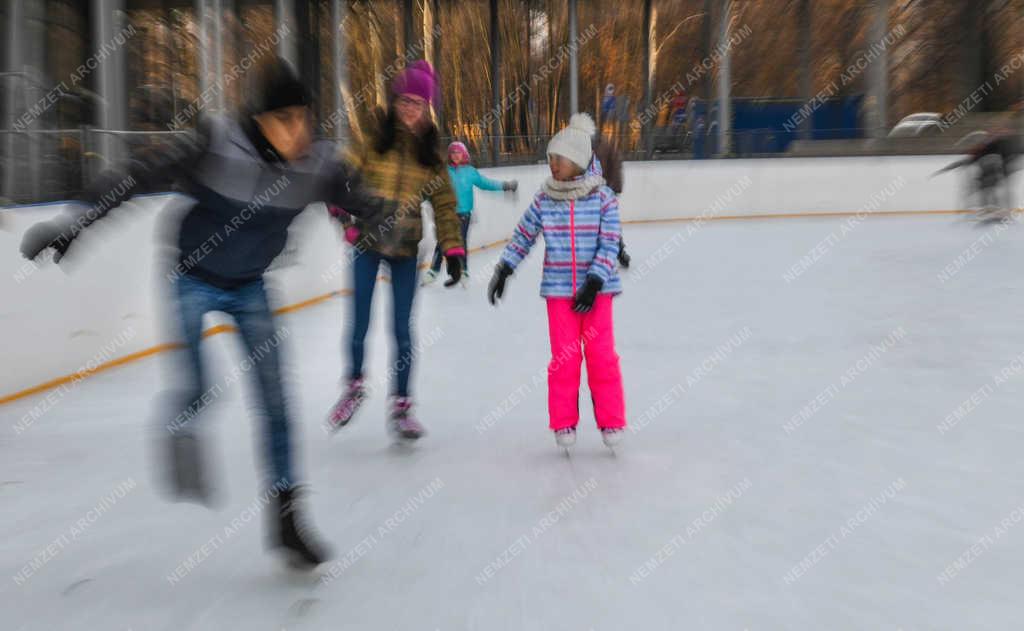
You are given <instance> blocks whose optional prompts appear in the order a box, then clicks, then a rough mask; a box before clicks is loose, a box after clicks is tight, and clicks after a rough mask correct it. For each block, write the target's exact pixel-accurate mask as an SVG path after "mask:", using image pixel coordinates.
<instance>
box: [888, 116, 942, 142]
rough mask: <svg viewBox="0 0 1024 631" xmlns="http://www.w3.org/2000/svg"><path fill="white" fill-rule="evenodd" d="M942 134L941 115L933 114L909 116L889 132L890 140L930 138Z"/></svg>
mask: <svg viewBox="0 0 1024 631" xmlns="http://www.w3.org/2000/svg"><path fill="white" fill-rule="evenodd" d="M940 132H942V115H941V114H938V113H935V112H919V113H917V114H911V115H910V116H907V117H906V118H904V119H903V120H901V121H900V122H898V123H896V126H895V127H893V128H892V131H890V132H889V137H890V138H909V137H915V136H930V135H932V134H938V133H940Z"/></svg>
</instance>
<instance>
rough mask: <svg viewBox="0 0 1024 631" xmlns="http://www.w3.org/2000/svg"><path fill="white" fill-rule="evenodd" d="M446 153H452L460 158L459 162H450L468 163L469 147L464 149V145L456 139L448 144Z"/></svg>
mask: <svg viewBox="0 0 1024 631" xmlns="http://www.w3.org/2000/svg"><path fill="white" fill-rule="evenodd" d="M448 153H449V154H452V153H454V154H455V155H457V156H459V157H461V158H462V160H461V162H453V163H452V164H469V149H466V145H464V144H462V143H461V142H459V141H458V140H456V141H455V142H453V143H452V144H450V145H448Z"/></svg>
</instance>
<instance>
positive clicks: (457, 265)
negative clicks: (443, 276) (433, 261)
mask: <svg viewBox="0 0 1024 631" xmlns="http://www.w3.org/2000/svg"><path fill="white" fill-rule="evenodd" d="M444 261H445V264H446V267H447V268H448V276H450V278H449V279H448V280H446V281H444V286H445V287H452V286H454V285H455V283H457V282H459V279H460V278H462V257H461V256H452V255H446V256H445V257H444Z"/></svg>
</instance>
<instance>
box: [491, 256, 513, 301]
mask: <svg viewBox="0 0 1024 631" xmlns="http://www.w3.org/2000/svg"><path fill="white" fill-rule="evenodd" d="M511 275H512V267H511V266H510V265H509V264H508V263H506V262H505V261H502V262H501V263H498V264H497V265H495V266H494V276H491V282H490V284H489V285H488V286H487V299H488V300H489V301H490V302H491V304H492V305H493V304H497V299H498V298H501V296H502V295H503V294H504V293H505V279H506V278H508V277H509V276H511Z"/></svg>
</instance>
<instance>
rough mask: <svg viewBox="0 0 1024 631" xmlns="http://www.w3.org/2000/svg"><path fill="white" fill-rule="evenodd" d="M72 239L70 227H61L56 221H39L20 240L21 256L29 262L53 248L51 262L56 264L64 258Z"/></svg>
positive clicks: (72, 234)
mask: <svg viewBox="0 0 1024 631" xmlns="http://www.w3.org/2000/svg"><path fill="white" fill-rule="evenodd" d="M74 238H75V237H74V233H73V231H72V230H71V227H70V226H62V225H61V224H59V223H57V222H56V221H40V222H39V223H37V224H35V225H34V226H32V227H31V228H29V229H28V231H27V232H26V233H25V236H24V237H22V238H21V255H22V256H24V257H25V258H27V259H28V260H30V261H31V260H34V259H35V258H36V257H37V256H39V253H40V252H42V251H43V250H45V249H47V248H53V249H54V250H55V253H54V255H53V262H54V263H57V262H58V261H60V260H61V258H63V257H64V253H65V252H67V251H68V247H70V246H71V241H72V240H73V239H74Z"/></svg>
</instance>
